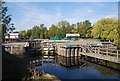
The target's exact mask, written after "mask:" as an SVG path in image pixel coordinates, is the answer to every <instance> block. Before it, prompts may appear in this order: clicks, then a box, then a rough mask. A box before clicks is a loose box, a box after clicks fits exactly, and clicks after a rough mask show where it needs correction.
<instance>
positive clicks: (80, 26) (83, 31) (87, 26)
mask: <svg viewBox="0 0 120 81" xmlns="http://www.w3.org/2000/svg"><path fill="white" fill-rule="evenodd" d="M77 32H78V33H79V34H80V37H82V38H87V37H91V22H90V21H89V20H85V21H83V22H78V23H77Z"/></svg>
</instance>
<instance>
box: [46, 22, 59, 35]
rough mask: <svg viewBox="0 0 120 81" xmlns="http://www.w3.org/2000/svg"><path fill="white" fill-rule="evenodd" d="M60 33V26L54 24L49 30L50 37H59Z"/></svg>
mask: <svg viewBox="0 0 120 81" xmlns="http://www.w3.org/2000/svg"><path fill="white" fill-rule="evenodd" d="M58 33H59V28H58V27H57V26H55V25H54V24H53V25H52V26H51V27H50V28H49V30H48V35H49V37H58Z"/></svg>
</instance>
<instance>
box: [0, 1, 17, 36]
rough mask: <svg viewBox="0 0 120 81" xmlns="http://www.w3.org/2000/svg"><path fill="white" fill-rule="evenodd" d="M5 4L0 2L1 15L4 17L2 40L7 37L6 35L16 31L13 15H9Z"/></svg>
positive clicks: (2, 20) (2, 21)
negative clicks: (12, 21) (12, 20)
mask: <svg viewBox="0 0 120 81" xmlns="http://www.w3.org/2000/svg"><path fill="white" fill-rule="evenodd" d="M4 4H5V2H2V1H0V6H2V7H1V9H0V13H1V15H2V17H1V25H2V38H4V37H5V33H7V32H9V31H13V30H15V27H14V26H13V25H14V24H13V23H12V24H11V15H7V11H8V10H7V7H6V6H5V5H4Z"/></svg>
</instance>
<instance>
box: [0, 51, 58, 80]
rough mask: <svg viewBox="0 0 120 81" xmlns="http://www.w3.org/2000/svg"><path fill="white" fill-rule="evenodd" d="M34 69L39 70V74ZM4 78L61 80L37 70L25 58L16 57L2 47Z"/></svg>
mask: <svg viewBox="0 0 120 81" xmlns="http://www.w3.org/2000/svg"><path fill="white" fill-rule="evenodd" d="M34 70H35V72H39V76H37V74H38V73H35V72H34V73H33V71H34ZM35 74H36V75H35ZM2 79H3V80H9V79H20V80H21V81H26V80H40V79H43V80H44V79H51V80H54V79H56V80H59V79H58V78H57V77H55V76H54V75H50V74H47V73H44V72H41V71H40V70H39V71H38V70H36V69H35V68H34V67H33V66H32V67H31V66H30V65H29V64H28V62H27V61H26V60H25V59H24V58H19V57H16V56H15V55H12V54H10V53H8V52H6V51H5V50H4V49H2Z"/></svg>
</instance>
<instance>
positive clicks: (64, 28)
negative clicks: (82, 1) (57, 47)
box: [57, 21, 70, 37]
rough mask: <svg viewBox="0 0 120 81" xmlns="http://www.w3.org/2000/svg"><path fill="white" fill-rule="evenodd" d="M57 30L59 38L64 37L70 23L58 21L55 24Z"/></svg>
mask: <svg viewBox="0 0 120 81" xmlns="http://www.w3.org/2000/svg"><path fill="white" fill-rule="evenodd" d="M57 26H58V28H59V35H58V36H59V37H65V36H66V33H67V28H68V27H69V26H70V23H69V22H68V21H60V22H58V24H57Z"/></svg>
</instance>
